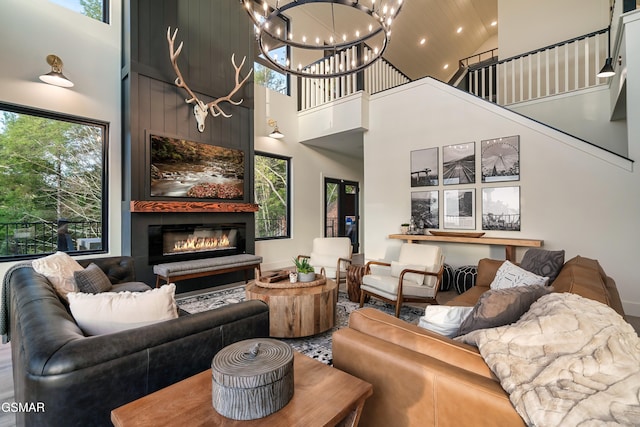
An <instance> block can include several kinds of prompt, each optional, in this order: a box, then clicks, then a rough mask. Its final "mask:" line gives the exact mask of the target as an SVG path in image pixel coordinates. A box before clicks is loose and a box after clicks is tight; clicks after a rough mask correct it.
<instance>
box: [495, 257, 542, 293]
mask: <svg viewBox="0 0 640 427" xmlns="http://www.w3.org/2000/svg"><path fill="white" fill-rule="evenodd" d="M548 281H549V278H548V277H542V276H538V275H537V274H533V273H530V272H529V271H527V270H525V269H523V268H520V267H518V266H517V265H515V264H512V263H511V262H509V261H504V263H503V264H502V265H501V266H500V268H499V269H498V271H497V273H496V277H495V278H494V279H493V282H491V285H490V286H489V287H490V288H491V289H505V288H513V287H515V286H528V285H542V286H544V285H546V284H547V282H548Z"/></svg>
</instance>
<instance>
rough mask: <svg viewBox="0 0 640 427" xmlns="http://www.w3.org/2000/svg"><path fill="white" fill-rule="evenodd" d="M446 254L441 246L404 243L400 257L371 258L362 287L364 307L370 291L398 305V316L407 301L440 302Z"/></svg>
mask: <svg viewBox="0 0 640 427" xmlns="http://www.w3.org/2000/svg"><path fill="white" fill-rule="evenodd" d="M443 271H444V256H443V255H442V250H441V249H440V247H439V246H434V245H423V244H417V243H403V244H402V246H401V247H400V256H399V257H398V261H391V263H386V262H381V261H369V262H368V263H367V266H366V268H365V273H364V276H363V277H362V286H361V287H360V290H361V293H360V307H362V306H363V305H364V301H365V298H366V296H367V295H370V296H372V297H375V298H379V299H381V300H383V301H387V302H389V303H391V304H395V306H396V317H399V316H400V308H401V307H402V303H403V302H404V301H407V302H428V303H430V304H438V302H437V301H436V295H437V293H438V289H439V288H440V282H441V281H442V273H443Z"/></svg>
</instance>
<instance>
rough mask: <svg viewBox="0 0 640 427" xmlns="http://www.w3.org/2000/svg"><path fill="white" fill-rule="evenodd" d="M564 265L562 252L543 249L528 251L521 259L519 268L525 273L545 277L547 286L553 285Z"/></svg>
mask: <svg viewBox="0 0 640 427" xmlns="http://www.w3.org/2000/svg"><path fill="white" fill-rule="evenodd" d="M563 265H564V250H560V251H548V250H545V249H537V248H533V249H529V250H528V251H527V252H525V254H524V256H523V257H522V262H521V263H520V267H522V268H524V269H525V270H527V271H530V272H532V273H533V274H537V275H538V276H546V277H548V278H549V284H551V283H553V281H554V280H556V277H558V274H560V270H561V269H562V266H563Z"/></svg>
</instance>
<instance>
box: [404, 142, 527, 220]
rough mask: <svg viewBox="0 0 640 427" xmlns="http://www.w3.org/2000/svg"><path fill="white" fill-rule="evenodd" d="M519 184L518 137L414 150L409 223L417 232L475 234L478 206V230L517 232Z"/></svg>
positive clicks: (412, 153)
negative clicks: (437, 230)
mask: <svg viewBox="0 0 640 427" xmlns="http://www.w3.org/2000/svg"><path fill="white" fill-rule="evenodd" d="M478 152H479V156H480V158H479V162H478V159H477V158H476V156H477V153H478ZM478 163H479V165H480V170H479V171H478V170H477V165H478ZM517 181H520V136H519V135H514V136H507V137H502V138H495V139H487V140H483V141H480V144H476V142H475V141H474V142H464V143H460V144H452V145H445V146H443V147H433V148H427V149H423V150H414V151H412V152H411V188H412V191H411V217H412V219H413V221H414V223H415V226H416V228H417V229H418V230H422V229H438V228H444V229H457V230H475V229H476V224H477V222H476V205H479V208H478V209H479V210H480V212H481V215H482V230H502V231H520V186H514V185H510V183H512V182H517ZM434 187H437V188H434ZM476 197H477V199H476ZM478 200H479V201H480V203H478ZM441 208H442V215H440V209H441Z"/></svg>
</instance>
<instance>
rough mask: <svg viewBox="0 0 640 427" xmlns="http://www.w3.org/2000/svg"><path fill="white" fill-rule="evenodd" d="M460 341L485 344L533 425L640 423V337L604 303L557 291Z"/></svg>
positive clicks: (486, 353)
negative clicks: (500, 323) (509, 321)
mask: <svg viewBox="0 0 640 427" xmlns="http://www.w3.org/2000/svg"><path fill="white" fill-rule="evenodd" d="M460 340H461V341H464V342H466V343H469V344H473V345H476V346H478V348H479V350H480V353H481V354H482V357H483V358H484V360H485V361H486V363H487V364H488V365H489V367H490V368H491V370H492V371H493V372H494V373H495V374H496V376H497V377H498V378H499V379H500V383H501V385H502V388H504V390H505V391H506V392H507V393H509V396H510V400H511V403H512V404H513V406H514V407H515V409H516V410H517V411H518V413H519V414H520V416H521V417H522V418H523V419H524V421H525V422H526V423H527V424H528V425H531V426H563V427H565V426H578V425H579V426H584V427H586V426H609V425H628V426H632V425H635V426H637V425H640V339H639V338H638V335H637V334H636V332H635V330H634V329H633V327H632V326H631V325H629V324H628V323H627V322H625V321H624V319H623V318H622V317H621V316H620V315H619V314H618V313H616V312H615V311H614V310H613V309H612V308H610V307H608V306H606V305H604V304H601V303H599V302H596V301H593V300H590V299H587V298H583V297H581V296H579V295H575V294H569V293H552V294H549V295H545V296H543V297H541V298H540V299H539V300H538V301H536V302H535V303H534V304H533V305H531V308H530V309H529V311H528V312H527V313H525V314H524V315H523V316H522V317H521V318H520V320H518V321H517V322H516V323H513V324H511V325H507V326H502V327H499V328H492V329H481V330H476V331H473V332H471V333H469V334H467V335H465V336H463V337H460Z"/></svg>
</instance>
